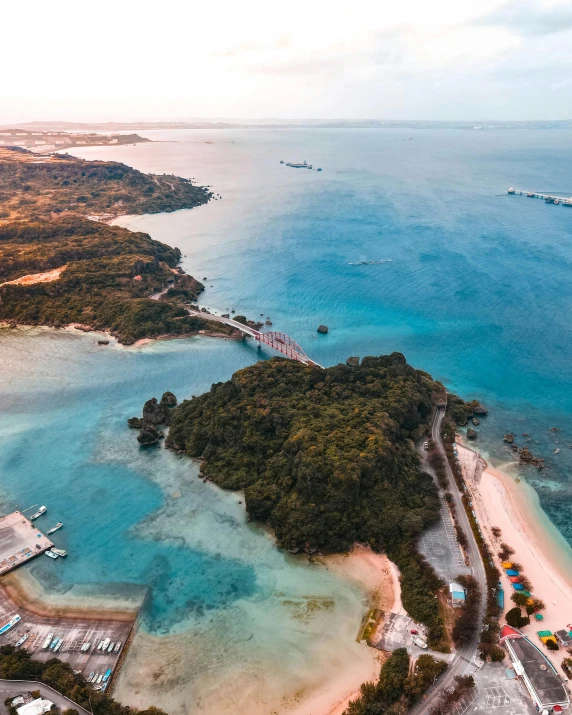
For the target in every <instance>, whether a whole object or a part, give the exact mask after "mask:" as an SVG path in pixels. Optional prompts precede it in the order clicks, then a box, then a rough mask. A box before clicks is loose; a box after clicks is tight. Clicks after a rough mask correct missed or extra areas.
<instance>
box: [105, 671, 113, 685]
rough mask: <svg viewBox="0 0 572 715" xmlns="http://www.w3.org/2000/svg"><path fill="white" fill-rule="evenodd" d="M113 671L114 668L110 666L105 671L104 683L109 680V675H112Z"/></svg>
mask: <svg viewBox="0 0 572 715" xmlns="http://www.w3.org/2000/svg"><path fill="white" fill-rule="evenodd" d="M111 673H113V670H112V669H111V668H108V669H107V670H106V671H105V675H104V676H103V682H104V683H107V681H108V680H109V676H110V675H111Z"/></svg>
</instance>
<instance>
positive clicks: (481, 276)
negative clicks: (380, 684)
mask: <svg viewBox="0 0 572 715" xmlns="http://www.w3.org/2000/svg"><path fill="white" fill-rule="evenodd" d="M147 134H148V135H149V136H150V137H152V138H154V139H158V140H160V141H158V142H157V143H155V144H148V145H140V146H135V147H117V148H113V149H110V148H91V149H86V150H83V152H82V154H83V155H85V156H86V157H90V158H103V159H116V160H121V161H125V162H126V163H128V164H130V165H132V166H135V167H136V168H139V169H142V170H145V171H155V172H157V173H163V172H165V173H171V172H172V173H175V174H180V175H182V176H187V177H195V178H196V179H197V181H199V182H200V183H203V184H211V185H212V187H213V190H214V191H215V192H216V193H220V194H221V195H222V200H221V201H213V202H211V203H210V204H208V205H207V206H203V207H200V208H198V209H193V210H192V211H180V212H177V213H174V214H168V215H167V214H164V215H155V216H144V217H136V218H124V219H121V220H120V223H122V224H123V225H126V226H128V227H130V228H132V229H140V230H145V231H148V232H149V233H150V234H151V235H152V236H153V237H154V238H156V239H159V240H162V241H165V242H166V243H169V244H171V245H175V246H179V247H180V248H181V250H182V252H183V254H184V258H183V266H184V268H185V269H186V270H188V271H189V272H190V273H192V274H193V275H195V276H196V277H197V278H199V279H203V278H204V277H207V280H206V281H204V282H205V283H206V285H207V290H206V291H205V293H204V294H203V296H202V297H201V302H202V304H204V305H208V306H211V307H213V308H216V309H219V310H221V311H224V310H226V309H231V308H235V309H236V310H237V312H241V313H245V314H247V315H249V316H251V317H258V316H259V315H260V313H263V314H264V316H270V317H271V319H272V322H273V329H276V330H282V331H284V332H286V333H288V334H289V335H291V336H292V337H293V338H295V339H296V340H297V341H298V342H299V343H300V344H301V345H302V346H303V347H304V348H305V349H306V351H307V352H308V354H309V355H310V356H311V357H312V358H313V359H315V360H316V361H318V362H319V363H321V364H323V365H331V364H335V363H336V362H339V361H343V360H345V359H346V357H348V356H350V355H359V356H364V355H368V354H379V353H388V352H391V351H393V350H399V351H401V352H403V353H404V354H405V355H406V356H407V358H408V360H409V361H410V362H411V363H412V364H413V365H415V366H417V367H419V368H422V369H424V370H427V371H428V372H430V373H432V374H433V375H434V376H435V377H436V378H438V379H441V380H442V381H443V382H445V383H446V385H447V386H448V387H449V388H451V389H453V390H454V391H456V392H458V393H459V394H461V395H462V396H464V397H466V398H472V397H477V398H478V399H480V400H482V401H483V402H485V403H486V404H487V405H488V406H489V408H490V409H491V413H490V416H489V417H488V418H486V419H485V420H483V423H482V424H481V426H480V427H479V428H478V431H479V440H478V443H479V444H480V446H481V448H483V449H484V450H485V451H486V452H487V453H488V454H490V456H491V458H492V459H493V460H496V461H497V462H502V461H505V460H507V459H509V458H510V453H509V452H508V450H507V449H506V448H505V447H504V446H503V444H502V436H503V434H504V432H505V431H507V430H511V431H513V432H515V433H516V434H517V435H518V441H519V442H520V443H522V442H523V440H524V438H523V437H521V436H520V435H521V433H522V432H526V433H529V434H530V435H531V437H530V443H529V444H530V448H531V449H532V450H533V451H534V452H535V453H536V454H538V455H539V456H543V457H545V458H546V461H547V465H548V466H547V469H546V470H545V472H544V473H543V474H539V473H537V472H536V470H533V471H531V472H530V473H529V474H527V475H526V476H527V478H529V479H530V480H531V482H532V484H533V486H534V487H535V488H536V489H537V491H538V492H539V495H540V498H541V503H542V505H543V507H544V509H545V510H546V512H547V513H548V515H549V516H550V518H551V519H552V521H553V522H554V523H555V524H556V525H557V526H558V528H559V529H560V531H561V532H562V533H563V535H564V536H565V538H567V540H568V541H569V542H570V543H572V520H571V519H570V516H571V514H572V482H571V480H570V476H569V475H570V469H571V468H572V449H570V447H569V445H572V390H571V389H570V386H571V385H570V382H571V378H570V355H571V350H572V334H571V308H572V290H571V287H572V286H571V281H572V279H571V267H572V265H571V264H572V209H569V208H564V207H562V206H548V205H545V204H544V202H542V201H538V200H531V199H527V198H525V197H520V196H516V197H515V196H508V195H507V194H506V190H507V188H508V187H509V186H511V185H512V186H517V187H519V188H520V187H522V188H524V189H530V190H534V191H550V192H554V193H556V192H559V193H563V194H568V195H572V172H571V171H570V166H572V133H571V132H568V131H556V130H554V131H529V132H505V131H494V132H469V131H459V130H405V131H404V130H399V131H397V130H371V131H370V130H359V131H353V130H332V131H329V130H328V131H326V130H322V131H315V130H293V131H274V130H268V131H266V130H264V131H258V130H257V131H254V130H232V131H217V132H215V131H193V132H190V131H180V132H148V133H147ZM206 142H209V143H206ZM210 142H212V143H210ZM75 151H76V153H78V154H79V153H80V152H79V151H78V150H75ZM303 159H307V160H308V161H309V162H311V163H313V164H314V165H315V166H321V167H322V168H323V171H322V172H321V173H318V172H310V171H305V170H294V169H290V168H287V167H285V166H284V165H281V164H280V163H279V161H280V160H284V161H292V160H303ZM362 260H367V261H369V260H374V261H375V260H384V261H387V262H385V263H382V264H380V265H372V266H370V265H367V266H350V265H348V263H350V262H357V261H362ZM320 323H325V324H326V325H328V326H329V328H330V332H329V333H328V335H325V336H323V335H318V334H317V333H316V327H317V325H318V324H320ZM257 358H258V355H257V353H256V351H255V350H254V349H253V348H252V346H250V345H247V344H241V343H235V342H231V341H221V340H214V339H200V338H197V339H192V340H177V341H167V342H162V343H156V344H153V345H146V346H142V347H140V348H136V349H128V350H126V349H122V348H118V347H116V346H114V345H111V346H110V347H109V348H98V347H97V346H96V345H95V340H94V338H93V336H85V335H72V334H69V333H63V332H59V333H54V332H51V331H42V330H33V331H29V330H28V331H22V330H17V331H10V330H4V331H1V332H0V365H1V369H2V376H3V381H2V384H1V385H0V445H1V450H0V473H1V474H2V480H1V482H0V498H1V500H2V504H0V507H1V508H2V509H7V508H13V507H14V506H15V505H16V504H18V505H19V506H20V507H24V506H25V505H26V506H27V505H31V504H34V503H36V502H40V503H45V504H47V505H48V507H49V509H50V511H49V516H48V517H42V519H47V521H46V524H47V523H48V522H49V523H50V524H51V522H52V521H53V522H55V521H57V520H58V519H61V520H62V521H64V522H65V523H66V526H65V528H64V529H62V530H61V531H60V532H58V534H57V535H56V536H57V538H55V541H56V542H57V543H58V545H61V546H63V547H64V548H67V549H68V550H69V551H70V554H72V555H73V558H70V559H68V560H67V561H66V562H65V563H63V562H62V560H59V561H58V562H56V564H55V565H57V567H58V568H57V569H54V564H52V563H49V564H46V563H43V562H42V560H41V559H37V560H36V562H35V563H33V564H31V565H30V566H29V567H28V568H29V569H30V571H31V572H32V573H33V575H34V576H35V577H36V578H37V579H38V580H39V581H41V582H42V583H43V585H44V587H45V588H47V589H48V590H50V591H51V592H53V593H65V592H73V587H74V585H77V584H94V583H95V584H104V585H107V586H109V587H110V586H111V585H112V584H117V583H120V584H127V585H129V584H145V585H147V586H149V587H150V588H149V596H148V600H147V601H146V605H145V609H144V627H145V630H146V632H148V633H149V634H152V635H154V636H161V637H164V636H165V634H167V633H169V634H179V635H180V636H181V638H182V637H183V635H181V634H188V633H192V634H194V635H195V636H196V638H199V634H200V638H203V639H206V640H201V641H200V642H201V643H203V644H204V647H205V650H204V658H205V661H204V662H203V661H202V660H200V659H199V660H196V659H195V661H194V662H201V663H203V664H204V667H205V668H206V670H208V672H209V673H211V674H212V672H213V671H212V659H214V660H215V661H216V660H217V659H216V657H215V655H213V653H214V651H212V652H211V650H209V648H210V647H211V645H212V643H211V638H210V636H209V634H211V635H212V633H220V630H219V629H223V630H224V632H225V633H226V632H228V628H229V626H228V622H227V621H226V620H225V618H226V616H228V614H229V613H234V612H235V609H239V610H238V613H239V615H237V617H236V619H235V618H234V617H233V628H239V627H238V626H237V625H236V622H237V620H238V621H239V622H240V624H241V625H240V628H239V631H240V633H239V635H237V636H236V639H237V640H236V643H237V644H238V643H242V644H243V645H236V648H235V649H234V650H233V648H229V650H228V653H227V655H228V656H229V658H230V659H234V660H235V661H236V659H237V654H240V658H243V659H244V661H245V662H248V663H250V664H251V665H252V664H253V663H255V662H256V658H255V656H254V653H255V651H256V648H257V649H258V650H257V651H256V652H257V653H258V654H260V652H261V649H262V652H263V653H267V656H268V658H270V659H271V657H272V656H271V655H270V654H271V653H275V652H279V651H280V648H281V647H283V648H284V652H285V653H289V654H290V656H291V657H290V659H289V662H290V664H291V671H288V672H289V673H290V672H294V671H295V670H296V668H298V670H302V669H304V668H308V667H309V664H308V660H307V659H306V660H304V658H303V656H302V655H301V654H302V653H304V652H306V651H305V650H304V649H308V648H309V646H308V641H307V639H308V637H309V634H311V633H312V632H313V631H312V628H311V627H309V626H308V627H305V628H295V629H294V632H295V633H296V634H297V635H296V637H292V638H290V637H289V636H288V638H287V637H286V635H285V632H286V631H287V630H288V628H286V627H278V626H279V625H281V626H283V625H284V624H286V623H289V624H290V625H291V621H289V620H288V619H289V616H287V615H284V612H283V610H280V609H278V610H279V611H280V613H282V616H277V611H276V609H277V608H278V607H277V603H278V602H282V601H281V599H282V600H283V599H284V598H286V597H285V596H284V594H294V596H293V597H294V599H296V598H302V597H304V598H305V597H307V596H309V595H312V594H313V595H315V594H320V597H324V596H325V595H326V594H328V593H329V594H334V601H335V603H336V606H335V607H334V608H333V615H332V618H333V619H334V620H333V621H330V622H328V623H329V625H328V626H327V628H329V629H330V630H331V638H332V643H334V644H335V647H339V646H340V643H341V642H342V640H340V639H342V633H344V634H346V635H347V632H348V630H347V629H348V620H347V619H348V615H347V614H350V616H351V618H354V622H355V617H357V618H358V620H359V616H358V615H357V614H359V609H360V607H361V606H360V604H362V602H363V593H362V592H360V591H359V589H356V587H355V586H352V585H348V584H347V583H345V582H342V581H340V580H339V579H336V578H334V577H333V576H332V575H331V574H330V575H327V574H328V572H324V571H323V570H320V569H316V568H311V567H308V566H307V565H304V564H301V563H300V562H297V561H296V560H293V559H289V558H286V557H285V556H284V555H283V554H281V553H279V552H278V551H276V549H275V548H274V547H273V545H272V541H271V539H270V537H269V536H268V535H266V534H265V533H264V532H263V531H261V530H258V529H256V528H253V527H252V526H249V525H248V524H247V523H246V520H245V517H244V512H243V507H242V505H241V504H239V502H240V500H241V499H240V495H235V494H225V493H222V492H220V491H218V490H215V489H213V488H212V487H211V486H205V485H203V483H202V482H201V481H200V480H198V479H197V478H196V467H195V465H193V464H192V463H191V462H189V461H188V460H186V459H183V458H181V457H177V456H176V455H172V454H169V453H167V452H165V451H164V450H161V449H158V450H141V449H139V447H138V445H137V443H136V441H135V434H134V433H133V432H130V431H129V430H128V429H127V428H126V426H125V420H126V418H127V417H130V416H132V415H135V414H138V413H139V411H140V409H141V405H142V403H143V402H144V400H146V399H147V398H149V397H150V396H152V395H155V396H159V395H160V394H161V393H162V392H163V391H164V390H167V389H168V390H172V391H173V392H175V394H177V396H178V397H180V398H181V397H186V396H189V395H191V394H199V393H200V392H202V391H204V390H206V389H208V388H209V386H210V384H211V383H212V382H216V381H219V380H224V379H227V378H228V377H229V376H230V375H231V374H232V372H234V371H235V370H236V369H239V368H240V367H243V366H245V365H248V364H251V363H252V362H254V361H255V360H256V359H257ZM550 427H558V428H559V431H558V432H551V431H550V430H549V428H550ZM556 449H560V450H561V451H560V453H558V454H554V453H553V451H554V450H556ZM44 561H48V560H47V559H45V560H44ZM278 583H280V587H279V588H278V587H277V584H278ZM125 588H127V586H125ZM277 594H278V595H277ZM286 600H289V599H288V598H287V599H286ZM244 604H248V607H247V606H244ZM348 604H349V605H348ZM362 605H363V604H362ZM343 611H345V613H346V621H344V620H343ZM225 614H226V616H225ZM245 614H248V615H245ZM281 618H282V619H283V620H281ZM257 619H258V621H257ZM253 622H257V628H256V629H254V630H255V632H256V634H257V635H256V637H255V638H254V639H253V640H252V641H250V640H248V643H250V644H251V646H252V648H251V647H250V646H246V645H244V643H246V642H247V639H249V638H250V637H251V635H252V633H251V630H252V629H250V628H249V624H252V623H253ZM321 623H322V622H321ZM334 623H335V627H334V625H332V624H334ZM209 624H211V625H209ZM322 625H323V623H322ZM351 628H353V626H351V627H350V631H351ZM209 629H211V630H209ZM241 629H242V630H241ZM233 632H234V631H233ZM351 637H353V636H351ZM351 637H350V640H351ZM336 638H337V640H336ZM281 639H283V640H281ZM199 640H200V639H199ZM233 642H234V641H233ZM209 644H211V645H209ZM302 646H303V647H302ZM185 647H187V646H185ZM213 647H214V646H213ZM249 648H250V649H249ZM265 649H266V650H265ZM309 650H310V651H311V648H309ZM313 657H316V656H315V654H314V656H313ZM209 658H210V659H211V660H209ZM249 659H250V660H249ZM217 662H218V661H217ZM220 667H221V668H222V667H223V666H222V665H220ZM252 667H254V666H253V665H252ZM217 672H218V671H217ZM130 677H131V676H130ZM132 679H133V678H132ZM202 680H204V671H203V672H201V670H200V668H197V669H196V672H195V671H194V672H193V675H192V676H191V675H189V676H188V682H191V683H194V685H193V687H194V688H197V689H199V683H200V682H202ZM214 711H216V709H215V710H214Z"/></svg>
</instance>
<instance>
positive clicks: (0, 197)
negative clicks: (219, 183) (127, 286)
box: [0, 147, 211, 223]
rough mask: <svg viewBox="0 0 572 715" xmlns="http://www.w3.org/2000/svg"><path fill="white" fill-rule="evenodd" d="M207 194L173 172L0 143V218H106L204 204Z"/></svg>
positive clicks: (207, 198) (207, 197) (203, 189)
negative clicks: (145, 170) (42, 152)
mask: <svg viewBox="0 0 572 715" xmlns="http://www.w3.org/2000/svg"><path fill="white" fill-rule="evenodd" d="M210 196H211V194H210V192H209V191H208V189H206V188H205V187H203V186H196V185H195V184H193V183H192V182H191V181H189V180H188V179H183V178H181V177H179V176H171V175H167V174H163V175H155V174H143V173H142V172H141V171H137V170H136V169H133V168H131V167H129V166H126V165H125V164H119V163H117V162H112V161H85V160H83V159H76V158H75V157H72V156H68V155H52V156H39V155H37V154H33V153H31V152H29V151H27V150H25V149H21V150H14V149H7V148H1V147H0V223H1V222H2V220H5V221H8V220H22V219H30V218H50V217H54V216H58V215H62V214H64V215H65V214H68V213H71V214H78V215H81V216H88V215H97V216H101V215H104V216H105V217H107V218H111V217H113V216H118V215H120V214H144V213H159V212H163V211H177V210H178V209H189V208H193V207H194V206H199V205H200V204H204V203H206V202H207V201H208V200H209V198H210Z"/></svg>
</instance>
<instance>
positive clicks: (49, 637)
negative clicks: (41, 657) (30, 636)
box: [42, 633, 54, 650]
mask: <svg viewBox="0 0 572 715" xmlns="http://www.w3.org/2000/svg"><path fill="white" fill-rule="evenodd" d="M53 637H54V634H53V633H48V635H47V636H46V640H45V641H44V643H43V645H42V648H43V649H44V650H46V648H49V647H50V643H51V642H52V638H53Z"/></svg>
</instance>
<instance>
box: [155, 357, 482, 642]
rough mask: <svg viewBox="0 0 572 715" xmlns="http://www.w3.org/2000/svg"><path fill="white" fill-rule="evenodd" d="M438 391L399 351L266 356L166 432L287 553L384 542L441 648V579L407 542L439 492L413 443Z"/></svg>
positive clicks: (177, 416) (409, 599) (177, 417)
mask: <svg viewBox="0 0 572 715" xmlns="http://www.w3.org/2000/svg"><path fill="white" fill-rule="evenodd" d="M444 401H445V388H444V387H443V385H442V384H441V383H439V382H437V381H435V380H433V379H432V378H431V376H430V375H428V374H427V373H426V372H423V371H421V370H416V369H414V368H413V367H411V366H410V365H408V364H407V362H406V360H405V358H404V356H403V355H402V354H400V353H392V354H391V355H383V356H380V357H366V358H364V359H363V360H362V362H361V364H359V365H352V366H348V365H344V364H340V365H337V366H335V367H330V368H326V369H322V368H318V367H306V366H304V365H301V364H299V363H297V362H294V361H289V360H286V359H283V358H274V359H272V360H269V361H264V362H258V363H257V364H256V365H253V366H251V367H248V368H245V369H243V370H240V371H238V372H236V373H235V374H234V375H233V376H232V378H231V379H230V380H229V381H227V382H224V383H217V384H215V385H213V386H212V388H211V390H210V392H208V393H206V394H203V395H200V396H198V397H194V398H193V399H191V400H186V401H184V402H182V403H181V404H180V405H179V406H178V407H176V408H175V409H174V411H173V412H172V414H171V416H170V431H169V435H168V437H167V441H166V444H167V446H168V447H170V448H172V449H175V450H179V451H183V452H185V453H186V454H188V455H189V456H190V457H195V458H201V459H202V462H201V472H202V475H203V476H204V477H205V478H207V479H210V480H212V481H213V482H214V483H215V484H217V485H219V486H221V487H224V488H226V489H240V490H244V497H245V503H246V510H247V512H248V515H249V517H250V518H251V519H253V520H256V521H260V522H266V523H268V524H269V526H270V527H271V528H272V529H273V531H274V533H275V534H276V538H277V541H278V544H279V545H280V546H282V547H283V548H285V549H288V550H289V551H291V552H293V553H298V552H301V551H303V552H304V551H305V552H306V553H308V554H314V553H316V552H318V553H325V552H340V551H347V550H349V549H350V548H351V547H352V546H353V545H354V544H355V543H363V544H367V545H369V546H370V547H371V548H372V549H374V550H376V551H381V552H385V553H387V554H388V555H389V557H390V558H391V560H392V561H394V562H395V563H396V564H397V565H398V567H399V569H400V572H401V589H402V594H401V597H402V602H403V605H404V607H405V609H406V610H407V612H408V613H409V614H410V615H411V616H412V618H414V619H415V620H417V621H420V622H423V623H425V624H426V625H427V626H428V630H429V640H430V643H431V644H432V646H433V647H434V648H445V647H446V646H445V645H444V641H443V638H444V629H443V622H442V619H441V617H440V615H439V605H438V601H437V600H436V599H435V597H434V594H436V593H437V591H438V590H439V589H440V588H441V587H442V585H443V584H442V583H441V582H440V580H439V578H438V577H437V575H436V574H435V572H434V571H433V569H432V568H431V567H430V566H429V565H428V564H427V562H426V561H425V560H424V558H423V557H422V556H421V555H420V554H419V552H418V551H417V547H416V544H417V541H418V539H419V537H420V535H421V534H422V532H423V531H424V530H425V529H426V528H427V527H428V526H429V525H430V524H432V523H434V522H436V521H437V519H438V517H439V499H438V493H437V488H436V486H435V484H434V482H433V480H432V478H431V476H430V475H429V474H427V473H425V472H423V471H421V469H420V466H419V465H420V462H419V458H418V455H417V453H416V451H415V448H414V441H415V440H417V439H420V438H421V437H422V436H423V435H425V434H427V432H428V429H429V420H430V416H431V414H432V411H433V408H434V407H435V405H436V404H440V403H442V402H444ZM452 403H453V404H454V405H455V410H457V411H458V412H459V413H462V415H461V416H462V417H463V418H465V417H464V415H465V412H472V408H470V407H467V409H466V410H463V409H462V405H463V404H464V403H463V402H462V400H460V399H458V398H454V400H453V401H452Z"/></svg>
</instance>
